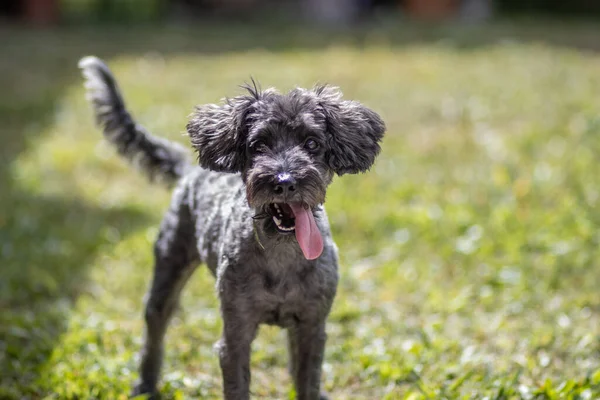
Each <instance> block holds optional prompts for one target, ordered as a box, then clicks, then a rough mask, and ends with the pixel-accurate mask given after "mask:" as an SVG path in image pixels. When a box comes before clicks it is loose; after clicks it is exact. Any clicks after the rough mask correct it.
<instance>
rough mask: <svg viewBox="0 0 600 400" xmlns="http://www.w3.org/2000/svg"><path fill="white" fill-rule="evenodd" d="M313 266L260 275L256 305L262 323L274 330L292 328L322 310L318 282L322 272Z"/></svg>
mask: <svg viewBox="0 0 600 400" xmlns="http://www.w3.org/2000/svg"><path fill="white" fill-rule="evenodd" d="M316 268H317V266H315V265H311V266H308V267H305V268H299V267H297V266H296V267H295V268H294V267H290V270H289V271H286V272H280V273H273V272H270V271H269V272H266V271H263V276H262V285H261V287H260V288H256V291H255V293H256V305H257V306H258V307H259V308H261V310H260V313H261V314H262V316H263V317H262V322H263V323H266V324H271V325H278V326H283V327H287V326H292V325H293V324H294V323H296V322H297V321H298V320H303V319H311V318H314V317H315V315H317V314H320V312H321V310H322V309H323V307H324V306H325V304H323V300H324V298H325V297H328V296H325V293H323V292H324V291H326V290H328V289H327V288H325V287H324V286H323V285H322V283H321V282H319V281H320V280H322V279H320V278H321V277H320V275H322V273H323V272H322V271H317V270H315V269H316Z"/></svg>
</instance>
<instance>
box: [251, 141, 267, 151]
mask: <svg viewBox="0 0 600 400" xmlns="http://www.w3.org/2000/svg"><path fill="white" fill-rule="evenodd" d="M252 147H253V148H254V151H256V152H257V153H264V152H266V151H267V150H269V147H268V146H267V144H266V143H265V142H263V141H262V140H258V141H256V142H254V144H253V145H252Z"/></svg>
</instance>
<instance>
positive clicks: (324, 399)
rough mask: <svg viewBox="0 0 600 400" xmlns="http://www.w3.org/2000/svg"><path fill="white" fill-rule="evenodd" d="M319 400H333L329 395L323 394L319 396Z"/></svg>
mask: <svg viewBox="0 0 600 400" xmlns="http://www.w3.org/2000/svg"><path fill="white" fill-rule="evenodd" d="M319 400H331V398H330V397H329V395H328V394H327V393H325V392H321V394H320V395H319Z"/></svg>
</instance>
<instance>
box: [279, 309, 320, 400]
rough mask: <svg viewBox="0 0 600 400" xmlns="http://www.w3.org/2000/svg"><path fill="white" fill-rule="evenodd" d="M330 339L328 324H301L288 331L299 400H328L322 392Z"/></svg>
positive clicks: (291, 365) (303, 322)
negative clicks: (326, 327) (328, 340)
mask: <svg viewBox="0 0 600 400" xmlns="http://www.w3.org/2000/svg"><path fill="white" fill-rule="evenodd" d="M326 338H327V335H326V333H325V321H321V322H315V321H301V322H299V323H298V324H296V325H295V326H293V327H291V328H290V329H289V330H288V342H289V351H290V373H291V374H292V378H293V379H294V386H295V388H296V399H297V400H319V399H321V400H326V399H327V396H326V395H325V394H324V393H321V391H320V388H321V366H322V364H323V355H324V352H325V341H326Z"/></svg>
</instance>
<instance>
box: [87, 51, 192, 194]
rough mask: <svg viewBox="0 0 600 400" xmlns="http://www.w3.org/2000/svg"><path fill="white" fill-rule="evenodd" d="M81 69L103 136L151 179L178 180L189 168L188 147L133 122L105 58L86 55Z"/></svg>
mask: <svg viewBox="0 0 600 400" xmlns="http://www.w3.org/2000/svg"><path fill="white" fill-rule="evenodd" d="M79 68H81V70H82V73H83V76H84V78H85V87H86V89H87V96H86V97H87V99H88V100H89V101H90V102H91V103H92V106H93V109H94V114H95V116H96V124H97V125H99V126H100V127H101V128H102V131H103V134H104V137H105V138H106V139H107V140H108V141H109V142H110V143H112V144H113V145H115V146H116V148H117V150H118V152H119V154H120V155H121V156H123V157H124V158H126V159H127V160H129V161H130V162H131V163H132V164H134V165H135V166H136V167H138V168H139V169H141V170H142V172H143V173H144V174H145V175H147V176H148V178H149V179H150V180H151V181H160V182H162V183H165V184H166V185H168V186H171V185H173V184H174V183H176V182H177V181H178V180H179V178H181V177H182V176H183V175H184V174H185V172H186V170H187V169H188V168H189V167H190V163H189V161H188V160H189V157H188V152H187V151H186V149H185V148H184V147H183V146H180V145H179V144H177V143H174V142H170V141H167V140H165V139H161V138H157V137H154V136H152V135H151V134H150V133H148V132H147V131H146V130H145V129H144V127H142V126H140V125H138V124H136V123H135V122H134V120H133V118H132V117H131V115H130V114H129V112H128V111H127V109H126V108H125V103H124V102H123V97H122V96H121V93H120V91H119V88H118V86H117V83H116V81H115V78H114V77H113V75H112V73H111V72H110V70H109V69H108V67H107V66H106V64H105V63H104V62H103V61H102V60H100V59H99V58H96V57H91V56H90V57H84V58H82V59H81V60H80V61H79Z"/></svg>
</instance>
